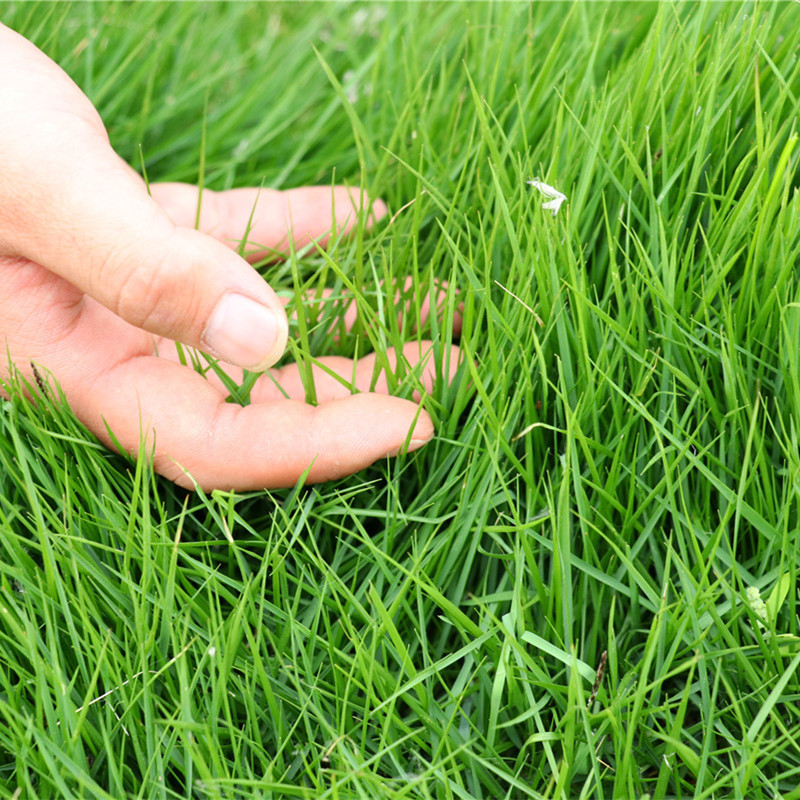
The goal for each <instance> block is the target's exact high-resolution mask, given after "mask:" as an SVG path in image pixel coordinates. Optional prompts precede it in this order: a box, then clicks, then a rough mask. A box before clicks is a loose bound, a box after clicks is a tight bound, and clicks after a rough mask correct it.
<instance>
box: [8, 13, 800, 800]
mask: <svg viewBox="0 0 800 800" xmlns="http://www.w3.org/2000/svg"><path fill="white" fill-rule="evenodd" d="M2 11H3V18H4V21H5V22H6V23H7V24H10V25H11V26H12V27H15V28H17V29H18V30H20V31H21V32H23V33H25V34H27V35H28V36H30V37H31V38H32V39H33V40H34V41H35V42H37V44H39V45H40V46H41V47H43V48H44V49H45V50H46V51H47V52H48V53H49V54H51V55H52V56H53V57H55V58H56V59H57V60H58V61H59V63H61V64H62V65H63V66H64V67H65V69H67V70H68V71H69V72H70V74H71V75H72V76H73V77H74V78H75V80H76V81H77V82H78V83H79V84H80V85H81V86H82V87H83V88H84V89H85V90H86V91H87V93H88V94H89V96H90V97H91V98H92V100H93V101H94V102H95V103H96V105H97V106H98V108H99V109H100V111H101V113H102V115H103V117H104V119H105V121H106V123H107V125H108V127H109V130H110V133H111V138H112V141H113V143H114V145H115V147H116V148H117V150H118V152H119V153H120V154H121V155H122V156H124V157H125V158H126V159H128V160H129V161H130V162H131V163H133V164H134V165H137V166H141V165H142V164H143V165H144V167H146V170H147V174H148V177H149V178H150V179H151V180H162V179H177V180H187V181H195V180H197V179H198V173H199V170H200V163H201V161H202V162H203V164H204V182H205V185H207V186H210V187H211V188H214V189H223V188H227V187H231V186H238V185H248V184H255V185H260V184H261V182H262V181H263V182H264V184H265V185H268V186H276V187H288V186H293V185H299V184H303V183H309V182H310V183H330V182H332V181H333V180H336V181H342V180H343V181H348V182H350V183H352V184H353V185H356V186H363V187H364V188H365V189H366V190H368V191H369V192H370V193H371V194H373V195H375V196H382V197H384V198H385V199H386V200H387V202H388V203H389V205H390V207H391V210H392V212H397V211H398V210H399V209H400V208H401V207H402V206H404V205H405V204H407V203H409V201H412V200H413V201H414V202H413V204H411V205H410V206H408V207H407V208H406V209H405V210H403V211H402V212H400V213H399V214H398V215H397V217H396V219H395V220H394V221H393V222H392V224H387V222H384V223H382V224H381V225H379V226H378V227H377V228H376V229H375V230H374V231H370V232H365V231H363V230H362V231H360V232H358V233H357V235H356V236H355V237H353V238H351V239H348V240H341V241H337V242H336V243H335V244H334V245H333V246H332V247H331V250H330V252H329V254H328V255H327V257H324V256H322V255H319V254H306V255H301V256H297V257H294V258H292V259H290V260H289V261H288V262H286V263H284V264H282V265H278V266H275V267H271V268H270V269H269V278H270V280H271V281H272V282H273V284H274V285H275V287H276V288H278V289H281V290H284V291H297V290H300V289H304V288H317V287H321V286H322V285H331V286H334V287H339V288H344V287H347V286H348V285H352V284H355V285H361V284H362V283H366V284H369V285H371V286H372V287H373V288H372V289H371V290H367V291H364V292H360V293H359V303H360V304H361V307H362V310H363V312H364V315H365V317H366V318H367V319H370V318H374V320H377V321H378V322H380V323H382V324H372V325H370V326H365V327H364V328H361V329H359V330H357V331H355V332H354V334H353V336H352V337H348V338H345V339H343V340H341V341H338V340H336V339H335V338H334V337H333V335H332V334H331V333H330V328H331V326H330V325H322V326H318V327H316V328H315V327H313V326H311V327H308V328H304V327H303V326H302V325H301V326H300V330H299V331H298V333H299V334H301V335H299V336H298V339H297V342H296V347H295V350H296V352H297V354H298V356H299V358H300V359H301V360H303V359H305V360H308V359H309V358H310V357H311V356H314V355H319V354H322V353H335V352H338V353H344V354H353V353H354V352H359V353H363V352H366V351H367V350H368V349H370V348H372V347H375V346H378V347H380V346H382V345H383V346H385V345H387V344H395V343H397V342H398V341H399V340H400V339H402V338H406V339H407V338H410V337H412V336H414V335H420V336H421V335H425V336H430V337H432V338H434V339H435V340H436V341H437V342H438V343H439V344H440V345H445V344H447V343H448V341H449V339H450V334H449V333H448V326H447V318H448V316H449V315H450V314H452V311H453V307H454V306H455V304H456V302H458V301H461V302H463V304H464V331H463V335H462V337H461V340H460V342H461V346H462V348H463V349H464V351H465V353H466V355H467V357H468V358H467V364H468V368H465V369H467V374H466V375H465V376H464V379H462V380H461V381H459V382H457V383H456V384H455V385H454V386H452V387H449V388H448V387H445V386H440V387H438V388H437V390H436V392H435V393H434V395H433V396H432V397H430V398H428V400H427V401H426V407H427V408H428V410H429V411H430V412H431V414H432V415H433V416H434V419H435V421H436V424H437V438H436V439H435V440H434V441H433V442H431V443H430V444H429V445H428V446H426V447H425V448H423V449H422V450H420V451H418V452H416V453H414V454H412V455H410V456H407V457H401V458H400V459H398V460H397V461H387V462H385V463H381V464H378V465H376V466H374V467H373V468H371V469H369V470H367V471H365V472H362V473H360V474H358V475H356V476H353V477H351V478H349V479H347V480H342V481H339V482H336V483H331V484H325V485H321V486H316V487H309V488H304V487H303V488H298V489H296V490H294V491H283V492H256V493H252V494H248V495H231V494H225V493H213V494H211V495H208V496H205V495H203V494H200V493H198V494H187V493H185V492H183V491H181V490H179V489H176V488H175V487H174V486H172V485H170V484H168V483H166V482H165V481H163V480H162V479H160V478H157V477H154V476H153V474H152V472H151V470H150V469H149V467H148V465H147V464H146V463H145V462H143V461H142V462H139V463H135V464H132V463H129V462H126V461H124V460H123V459H121V458H119V457H117V456H113V455H111V454H109V453H108V452H106V451H105V450H104V449H103V448H102V447H100V446H99V445H98V444H97V443H96V442H95V441H94V439H93V438H92V437H91V436H90V435H89V434H87V433H86V432H85V431H84V430H83V429H82V428H81V426H80V425H79V424H78V423H76V422H75V421H74V419H73V418H72V417H71V416H70V414H69V412H68V411H67V410H65V407H64V405H63V403H61V402H60V401H58V400H57V399H56V398H45V399H40V400H39V402H38V405H37V406H35V407H34V406H33V405H31V404H30V403H28V402H25V401H24V400H23V399H21V397H20V396H19V395H15V396H13V397H12V399H11V401H8V402H7V401H3V402H2V410H1V411H0V428H1V429H2V430H1V431H0V795H1V796H2V797H15V798H17V797H18V798H47V797H57V798H73V797H74V798H77V797H83V798H114V799H115V800H119V799H120V798H178V797H200V798H293V797H297V798H330V800H345V799H348V800H349V798H354V799H355V798H358V799H359V800H360V799H361V798H364V799H365V800H366V799H367V798H391V799H392V800H400V799H401V798H414V799H416V798H419V799H420V800H428V799H429V798H430V799H431V800H432V799H433V798H436V800H439V799H440V798H441V800H451V798H452V800H467V799H468V798H506V799H508V800H511V799H512V798H514V799H516V798H548V799H549V798H587V799H588V798H597V800H600V798H609V797H611V798H641V797H644V796H646V795H649V796H650V797H652V798H673V797H676V798H678V797H679V798H688V797H694V798H706V799H707V800H711V798H722V797H726V798H728V797H730V798H747V800H756V799H759V798H779V797H780V798H784V800H789V799H790V798H794V799H795V800H797V798H800V788H798V787H800V744H799V742H800V672H798V666H799V665H800V638H798V636H800V632H798V616H797V612H798V608H797V603H798V586H797V583H798V572H799V568H800V552H799V551H798V546H797V540H798V535H799V534H800V529H799V528H798V526H800V521H798V508H799V507H800V500H799V498H800V494H799V493H800V449H799V448H798V435H799V434H798V426H799V425H800V278H799V277H798V269H797V266H798V253H799V252H800V203H799V201H800V197H799V196H798V192H797V188H796V187H797V185H798V153H799V152H800V151H798V148H797V147H796V145H797V112H798V97H800V60H799V59H798V55H800V51H799V50H798V45H797V36H796V33H795V32H796V31H797V30H798V26H799V25H800V11H798V9H797V7H796V5H795V4H780V5H775V4H771V3H764V4H757V5H756V4H751V3H746V4H739V3H728V4H713V3H707V4H681V5H672V4H667V3H665V4H661V5H656V4H633V5H629V4H625V3H612V4H604V3H597V4H575V5H571V4H557V5H549V4H538V3H537V4H533V5H523V4H517V3H496V4H491V3H474V4H461V3H450V4H441V5H439V4H428V3H423V4H406V3H388V4H385V5H384V4H369V5H365V4H326V3H321V4H304V3H295V4H289V3H285V4H283V3H282V4H259V5H251V4H226V5H221V4H220V5H218V4H202V5H197V4H193V3H186V4H171V5H162V4H159V3H157V4H147V3H145V4H114V3H112V4H109V3H105V2H103V3H97V4H77V5H74V6H72V7H69V8H67V7H64V6H62V5H60V4H52V5H38V4H36V5H32V4H27V3H19V4H17V3H8V2H6V3H4V4H3V6H2ZM204 109H206V111H205V112H204ZM204 113H205V117H204ZM204 119H205V142H204V147H203V146H201V142H202V131H203V120H204ZM201 151H202V152H201ZM533 177H538V178H540V179H541V180H544V181H546V182H548V183H550V184H552V185H554V186H556V187H558V188H559V189H560V190H562V191H563V192H564V193H565V194H566V195H567V196H568V203H567V204H566V205H565V206H564V207H562V209H561V211H560V212H559V213H558V214H557V215H556V216H555V217H554V216H552V215H551V214H550V212H548V211H543V210H542V208H541V203H542V202H543V198H542V197H541V196H540V195H539V193H538V192H537V191H536V190H534V189H533V188H532V187H531V186H529V185H527V184H526V180H528V179H530V178H533ZM243 233H244V232H243ZM409 275H410V276H412V277H413V278H414V280H415V282H416V285H417V287H418V290H419V292H420V293H424V292H425V291H427V289H428V287H429V286H430V283H431V279H433V278H436V279H446V280H448V281H449V282H450V283H451V285H452V286H454V287H458V289H459V290H460V297H459V299H458V300H457V299H456V298H455V297H454V296H452V297H451V298H450V300H449V303H448V307H447V309H445V313H444V319H443V320H442V321H441V322H437V321H433V322H431V323H430V324H429V325H428V326H426V328H425V329H423V330H422V331H420V332H418V333H414V332H412V325H413V320H412V319H408V320H407V321H406V322H405V323H404V325H403V326H402V327H401V326H399V325H398V324H397V323H396V322H395V321H393V315H392V314H389V313H387V310H386V302H387V298H385V297H383V296H382V295H381V292H380V291H379V290H378V288H377V287H378V281H379V280H380V279H390V280H391V279H393V278H395V277H397V278H403V277H406V276H409ZM335 313H336V309H335V308H330V309H328V321H329V322H330V321H335V320H334V319H333V317H334V316H335ZM334 327H335V326H334ZM467 378H468V380H467ZM413 386H414V380H413V375H411V376H409V375H400V376H399V378H398V386H397V391H398V392H399V393H401V394H406V395H408V394H409V393H410V392H411V391H412V390H413ZM176 401H177V402H179V398H177V399H176ZM756 590H758V591H756ZM759 593H760V600H761V601H763V603H762V602H760V601H759ZM604 652H607V665H606V669H605V674H604V676H603V678H602V681H601V682H600V684H599V686H597V687H595V688H596V697H594V699H591V695H592V693H593V684H594V683H595V678H596V670H597V667H598V665H599V663H600V662H601V658H602V654H603V653H604ZM590 701H591V702H590ZM587 705H588V707H587Z"/></svg>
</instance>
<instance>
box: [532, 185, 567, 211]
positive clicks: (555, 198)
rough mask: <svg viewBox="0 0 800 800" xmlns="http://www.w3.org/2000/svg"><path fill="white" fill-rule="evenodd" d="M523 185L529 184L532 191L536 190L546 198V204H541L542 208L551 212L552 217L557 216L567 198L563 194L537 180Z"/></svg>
mask: <svg viewBox="0 0 800 800" xmlns="http://www.w3.org/2000/svg"><path fill="white" fill-rule="evenodd" d="M525 183H527V184H530V185H531V186H533V188H534V189H538V190H539V191H540V192H541V193H542V194H543V195H544V196H545V197H546V198H547V202H546V203H542V208H547V209H549V210H550V211H552V212H553V216H555V215H556V214H558V209H559V208H561V204H562V203H564V202H566V200H567V196H566V195H565V194H564V193H563V192H559V191H558V189H556V188H555V187H554V186H550V184H549V183H543V182H542V181H540V180H539V179H538V178H534V179H533V180H530V181H525Z"/></svg>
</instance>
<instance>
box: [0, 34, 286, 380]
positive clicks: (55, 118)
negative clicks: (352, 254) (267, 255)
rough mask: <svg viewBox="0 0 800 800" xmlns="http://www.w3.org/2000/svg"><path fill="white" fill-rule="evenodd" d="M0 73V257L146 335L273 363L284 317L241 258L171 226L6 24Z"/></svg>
mask: <svg viewBox="0 0 800 800" xmlns="http://www.w3.org/2000/svg"><path fill="white" fill-rule="evenodd" d="M0 74H2V75H3V76H4V79H3V81H0V155H1V156H2V162H3V169H2V170H0V207H1V208H2V209H3V214H2V215H0V253H3V254H5V255H7V256H12V257H26V258H28V259H30V260H32V261H34V262H36V263H38V264H41V265H42V266H44V267H46V268H47V269H49V270H51V271H52V272H54V273H56V274H57V275H60V276H61V277H63V278H65V279H66V280H67V281H69V282H70V283H71V284H72V285H74V286H76V287H78V288H79V289H81V290H82V291H84V292H86V293H87V294H89V295H90V296H91V297H93V298H95V299H96V300H98V301H99V302H100V303H102V304H103V305H104V306H106V307H107V308H109V309H110V310H112V311H113V312H114V313H116V314H118V315H119V316H121V317H122V318H123V319H125V320H126V321H127V322H130V323H131V324H133V325H135V326H137V327H140V328H143V329H145V330H147V331H150V332H151V333H154V334H157V335H161V336H167V337H169V338H171V339H177V340H180V341H183V342H185V343H186V344H190V345H192V346H195V347H199V348H201V349H203V350H206V351H207V352H211V353H212V354H214V355H217V356H219V357H221V358H224V359H225V360H226V361H229V362H231V363H234V364H239V365H241V366H244V367H249V368H251V369H263V368H265V367H266V366H269V365H270V364H272V363H274V362H275V361H276V360H277V359H278V358H279V357H280V355H281V354H282V352H283V349H284V347H285V345H286V337H287V333H288V326H287V322H286V316H285V314H284V311H283V307H282V305H281V303H280V301H279V299H278V297H277V296H276V295H275V293H274V292H273V291H272V290H271V289H270V288H269V286H267V284H266V283H265V282H264V281H263V280H262V279H261V277H260V276H259V275H258V274H257V273H256V272H255V271H254V270H253V269H252V268H251V267H250V266H249V265H248V264H247V262H246V261H244V260H243V259H241V258H239V257H238V256H237V255H236V254H235V253H233V252H232V251H231V250H230V248H228V247H225V246H224V245H222V244H221V243H220V242H218V241H216V240H215V239H213V238H212V237H210V236H206V235H204V234H202V233H200V232H198V231H194V230H190V229H188V228H181V227H176V226H175V225H174V224H173V223H172V221H171V220H170V219H169V217H168V216H167V215H166V214H165V213H164V212H163V211H162V210H161V208H160V207H159V206H158V205H157V203H155V202H154V201H153V200H152V199H151V198H150V196H149V195H148V193H147V190H146V188H145V185H144V183H143V182H142V180H141V179H140V178H139V177H138V176H137V175H136V174H135V173H134V172H133V170H131V169H130V168H129V167H128V166H127V165H126V164H125V163H124V162H123V161H122V160H121V159H120V158H119V157H118V156H117V155H116V154H115V153H114V151H113V150H112V149H111V147H110V146H109V144H108V140H107V137H106V134H105V131H104V129H103V126H102V123H101V122H100V120H99V118H98V117H97V114H96V112H95V111H94V109H93V107H92V106H91V104H90V103H89V101H88V100H87V99H86V97H84V95H83V94H82V93H81V92H80V90H79V89H78V88H77V87H76V86H75V84H73V83H72V81H71V80H70V79H69V78H68V77H67V76H66V74H65V73H63V72H62V71H61V70H60V69H59V68H58V67H57V66H55V65H54V64H53V63H52V62H51V61H50V60H49V59H47V58H46V57H45V56H44V55H43V54H42V53H40V52H39V51H38V50H37V49H36V48H35V47H33V45H31V44H30V43H28V42H27V41H26V40H24V39H22V37H19V36H17V35H16V34H14V33H13V32H11V31H9V30H8V29H7V28H2V29H0Z"/></svg>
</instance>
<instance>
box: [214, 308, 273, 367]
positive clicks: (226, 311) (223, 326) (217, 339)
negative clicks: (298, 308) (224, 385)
mask: <svg viewBox="0 0 800 800" xmlns="http://www.w3.org/2000/svg"><path fill="white" fill-rule="evenodd" d="M287 335H288V328H287V325H286V320H284V319H281V318H279V317H278V315H277V314H275V313H274V312H273V311H271V310H270V309H269V308H267V307H266V306H263V305H261V303H257V302H256V301H255V300H251V299H250V298H249V297H245V296H244V295H242V294H237V293H236V292H229V293H228V294H226V295H224V296H223V298H222V299H221V300H220V301H219V303H217V306H216V308H215V309H214V311H213V312H212V313H211V317H210V319H209V320H208V324H207V325H206V329H205V331H204V332H203V337H202V343H203V345H204V347H205V348H206V349H207V350H208V351H209V352H210V353H211V354H212V355H215V356H218V357H219V358H221V359H223V361H227V362H228V363H230V364H236V365H237V366H240V367H245V368H246V369H250V370H253V371H259V370H263V369H266V368H267V367H269V366H272V364H274V363H275V362H276V361H277V360H278V359H279V358H280V357H281V354H282V353H283V350H284V348H285V347H286V337H287Z"/></svg>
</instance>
